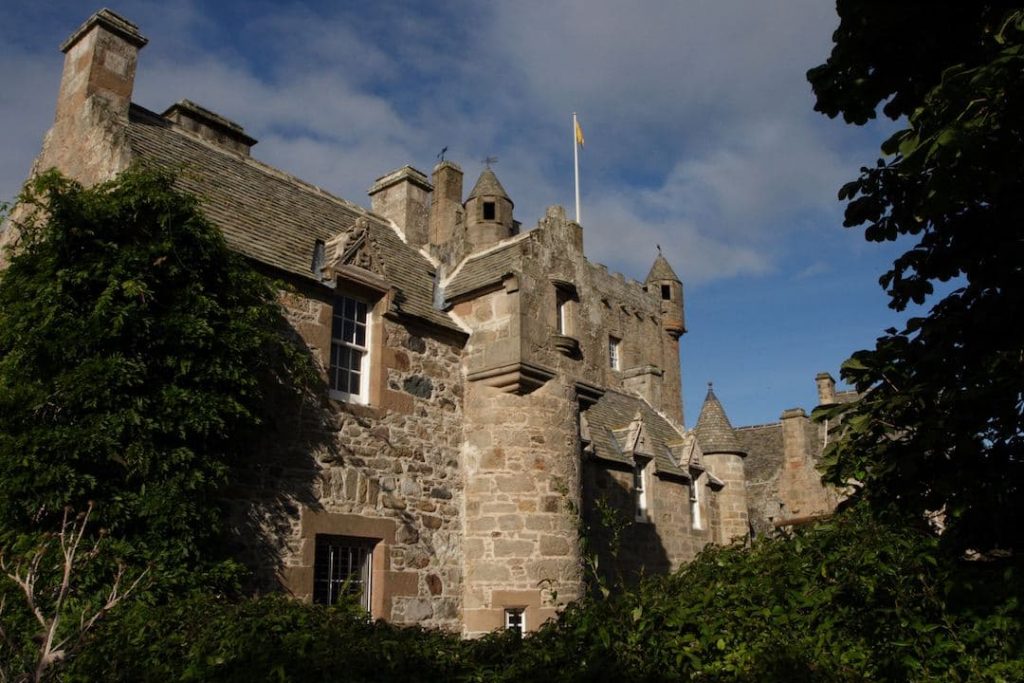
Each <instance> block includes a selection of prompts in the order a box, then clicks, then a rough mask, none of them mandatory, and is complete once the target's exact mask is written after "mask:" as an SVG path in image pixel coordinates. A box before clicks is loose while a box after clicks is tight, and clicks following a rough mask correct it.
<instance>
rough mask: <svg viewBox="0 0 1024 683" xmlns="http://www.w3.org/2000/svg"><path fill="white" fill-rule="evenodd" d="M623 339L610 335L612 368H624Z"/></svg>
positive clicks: (609, 355) (609, 345) (610, 362)
mask: <svg viewBox="0 0 1024 683" xmlns="http://www.w3.org/2000/svg"><path fill="white" fill-rule="evenodd" d="M621 348H622V340H621V339H619V338H618V337H611V336H609V337H608V367H610V368H611V369H612V370H621V369H622V354H621Z"/></svg>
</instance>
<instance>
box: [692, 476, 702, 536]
mask: <svg viewBox="0 0 1024 683" xmlns="http://www.w3.org/2000/svg"><path fill="white" fill-rule="evenodd" d="M690 519H691V521H692V523H693V528H694V529H703V528H704V521H703V520H702V519H701V518H700V479H699V477H694V478H693V480H692V481H691V482H690Z"/></svg>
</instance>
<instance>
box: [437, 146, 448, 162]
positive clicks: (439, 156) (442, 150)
mask: <svg viewBox="0 0 1024 683" xmlns="http://www.w3.org/2000/svg"><path fill="white" fill-rule="evenodd" d="M447 151H448V145H445V146H444V147H442V148H441V151H440V153H438V155H437V158H438V159H440V160H441V161H444V154H445V152H447Z"/></svg>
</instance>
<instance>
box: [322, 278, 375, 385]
mask: <svg viewBox="0 0 1024 683" xmlns="http://www.w3.org/2000/svg"><path fill="white" fill-rule="evenodd" d="M368 317H369V313H368V310H367V305H366V302H364V301H359V300H357V299H350V298H348V297H345V296H341V297H338V298H337V299H336V300H335V302H334V315H333V319H332V321H331V367H330V370H329V375H328V380H329V382H330V389H331V398H337V399H340V400H342V401H351V402H353V403H366V402H367V399H368V392H367V386H368V385H369V381H368V375H369V368H370V354H369V351H368V347H369V341H368V337H369V326H368V324H367V323H368Z"/></svg>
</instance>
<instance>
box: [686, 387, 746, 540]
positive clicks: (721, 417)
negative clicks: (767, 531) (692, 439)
mask: <svg viewBox="0 0 1024 683" xmlns="http://www.w3.org/2000/svg"><path fill="white" fill-rule="evenodd" d="M694 431H695V432H696V434H697V443H698V444H699V445H700V449H701V451H703V452H704V464H705V465H706V466H707V468H708V471H709V472H711V473H712V474H713V475H715V477H717V478H718V479H719V480H720V481H721V482H722V483H723V484H724V486H723V488H722V490H721V491H719V492H718V496H717V499H716V503H717V505H718V523H719V537H718V539H717V540H718V541H719V542H720V543H728V542H729V541H731V540H733V539H734V538H737V537H746V536H747V534H748V533H749V529H750V522H749V514H748V512H747V485H746V472H745V467H744V464H743V459H744V458H745V457H746V455H747V454H746V451H744V450H743V447H742V446H740V442H739V439H737V438H736V432H734V431H733V428H732V424H730V422H729V418H728V417H726V415H725V409H724V408H722V404H721V402H719V400H718V397H717V396H715V392H714V389H712V388H711V383H710V382H708V395H707V397H706V398H705V399H704V405H703V406H702V407H701V410H700V417H699V418H697V426H696V428H694Z"/></svg>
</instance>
